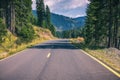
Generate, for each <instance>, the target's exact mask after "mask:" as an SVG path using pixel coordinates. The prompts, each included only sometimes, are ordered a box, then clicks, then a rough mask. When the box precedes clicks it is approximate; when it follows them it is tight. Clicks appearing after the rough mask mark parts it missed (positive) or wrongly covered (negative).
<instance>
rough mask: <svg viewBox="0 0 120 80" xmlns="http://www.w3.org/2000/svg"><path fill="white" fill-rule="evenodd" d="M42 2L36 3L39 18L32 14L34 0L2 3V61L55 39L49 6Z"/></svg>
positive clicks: (0, 57) (0, 8)
mask: <svg viewBox="0 0 120 80" xmlns="http://www.w3.org/2000/svg"><path fill="white" fill-rule="evenodd" d="M40 1H41V2H40ZM40 1H38V2H37V3H36V4H37V12H38V14H37V17H34V16H33V14H32V7H31V5H32V0H22V1H21V0H7V1H5V0H1V1H0V59H2V58H5V57H7V56H9V55H11V54H13V53H16V52H18V51H21V50H23V49H25V48H27V47H29V46H32V45H35V44H37V43H40V42H42V41H45V40H51V39H53V38H54V37H53V35H54V36H55V34H56V32H55V31H56V30H55V28H54V26H53V25H52V24H51V22H50V9H49V6H46V7H45V6H44V1H43V0H40ZM35 25H36V26H35Z"/></svg>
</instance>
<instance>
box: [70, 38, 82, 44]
mask: <svg viewBox="0 0 120 80" xmlns="http://www.w3.org/2000/svg"><path fill="white" fill-rule="evenodd" d="M70 41H71V42H72V43H81V42H84V38H83V37H77V38H71V39H70Z"/></svg>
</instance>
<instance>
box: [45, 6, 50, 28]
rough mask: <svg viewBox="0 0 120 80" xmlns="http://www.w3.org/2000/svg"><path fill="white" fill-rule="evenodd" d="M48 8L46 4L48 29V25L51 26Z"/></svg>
mask: <svg viewBox="0 0 120 80" xmlns="http://www.w3.org/2000/svg"><path fill="white" fill-rule="evenodd" d="M50 14H51V13H50V9H49V7H48V6H46V14H45V16H46V22H47V28H48V29H49V27H50V26H51V20H50Z"/></svg>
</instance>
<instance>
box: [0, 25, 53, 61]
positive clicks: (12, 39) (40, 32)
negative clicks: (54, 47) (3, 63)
mask: <svg viewBox="0 0 120 80" xmlns="http://www.w3.org/2000/svg"><path fill="white" fill-rule="evenodd" d="M34 30H35V36H36V37H35V39H34V40H32V42H30V43H22V44H21V45H17V44H16V40H17V37H16V36H14V35H12V34H11V33H10V32H9V31H8V33H7V36H6V37H5V41H4V43H2V47H0V59H2V58H5V57H8V56H9V55H11V54H14V53H16V52H19V51H21V50H23V49H25V48H27V47H30V46H33V45H35V44H38V43H41V42H43V41H46V40H51V39H54V37H53V35H52V34H51V32H50V31H49V30H48V29H43V28H40V27H36V26H34Z"/></svg>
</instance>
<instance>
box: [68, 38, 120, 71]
mask: <svg viewBox="0 0 120 80" xmlns="http://www.w3.org/2000/svg"><path fill="white" fill-rule="evenodd" d="M70 41H71V42H72V44H73V45H74V46H75V47H76V48H78V49H83V50H84V51H86V52H87V53H88V54H90V55H92V56H93V57H95V58H97V59H98V60H100V61H102V62H103V63H105V64H106V65H108V66H109V67H111V68H112V69H114V70H115V71H117V72H118V73H120V50H119V49H116V48H102V47H88V46H87V45H85V42H84V38H82V37H79V38H72V39H70Z"/></svg>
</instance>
